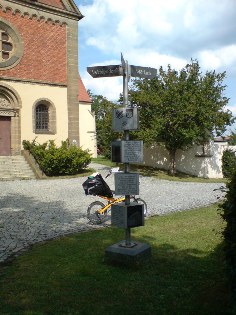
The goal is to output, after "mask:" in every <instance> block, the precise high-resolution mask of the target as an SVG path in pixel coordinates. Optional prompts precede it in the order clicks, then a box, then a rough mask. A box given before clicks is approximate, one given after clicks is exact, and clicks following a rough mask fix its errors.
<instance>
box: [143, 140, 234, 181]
mask: <svg viewBox="0 0 236 315" xmlns="http://www.w3.org/2000/svg"><path fill="white" fill-rule="evenodd" d="M229 148H231V149H232V148H233V149H234V150H235V151H236V147H235V146H233V147H232V146H229V145H228V143H227V142H210V143H209V145H208V146H207V147H206V150H205V156H204V155H203V154H202V146H194V147H192V148H191V149H189V150H186V151H182V150H178V151H177V154H176V169H177V171H179V172H183V173H186V174H190V175H194V176H197V177H204V178H223V174H222V155H223V152H224V150H226V149H229ZM143 160H144V165H147V166H152V167H157V168H160V169H164V170H168V169H169V165H170V159H169V153H168V151H167V150H166V149H165V147H164V145H153V146H151V147H148V148H147V147H145V148H144V159H143Z"/></svg>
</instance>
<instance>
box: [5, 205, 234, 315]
mask: <svg viewBox="0 0 236 315" xmlns="http://www.w3.org/2000/svg"><path fill="white" fill-rule="evenodd" d="M223 227H224V222H223V221H222V219H221V217H220V215H219V212H218V211H217V205H213V206H211V207H207V208H201V209H195V210H191V211H184V212H179V213H174V214H170V215H165V216H159V217H158V216H157V217H153V218H150V219H148V220H146V222H145V226H144V227H139V228H135V229H132V238H133V240H138V241H141V242H146V243H149V244H150V245H151V248H152V258H151V260H150V261H149V262H148V263H145V264H142V265H140V266H133V267H125V266H113V265H108V264H106V263H105V262H104V251H105V249H106V248H107V247H108V246H109V245H111V244H114V243H117V242H119V241H121V240H123V239H124V231H123V230H122V229H117V228H106V229H100V230H96V231H90V232H86V233H81V234H74V235H70V236H67V237H63V238H60V239H57V240H53V241H49V242H46V243H44V244H41V245H35V246H33V248H32V249H31V250H29V251H27V252H25V253H24V254H22V255H21V256H19V257H18V258H17V259H15V260H13V262H11V263H9V264H5V265H2V266H0V314H1V315H26V314H27V315H49V314H50V315H69V314H70V315H77V314H81V315H87V314H88V315H96V314H103V315H128V314H129V315H141V314H147V315H149V314H150V315H156V314H158V315H159V314H164V315H166V314H171V315H173V314H174V315H175V314H181V315H183V314H188V315H189V314H194V315H195V314H202V315H209V314H214V315H217V314H227V303H228V296H229V292H228V284H227V279H226V273H225V264H224V260H223V257H224V253H223V249H222V237H221V231H222V229H223Z"/></svg>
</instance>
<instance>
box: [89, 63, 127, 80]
mask: <svg viewBox="0 0 236 315" xmlns="http://www.w3.org/2000/svg"><path fill="white" fill-rule="evenodd" d="M87 71H88V73H89V74H90V75H91V76H92V77H93V78H102V77H117V76H120V75H123V69H122V67H121V66H120V65H111V66H97V67H88V68H87Z"/></svg>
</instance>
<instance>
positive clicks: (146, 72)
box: [130, 65, 157, 79]
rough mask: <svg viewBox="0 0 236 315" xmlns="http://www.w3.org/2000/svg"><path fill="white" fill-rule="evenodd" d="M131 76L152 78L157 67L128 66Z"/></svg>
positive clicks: (155, 73)
mask: <svg viewBox="0 0 236 315" xmlns="http://www.w3.org/2000/svg"><path fill="white" fill-rule="evenodd" d="M130 75H131V77H139V78H145V79H153V78H155V77H156V76H157V69H155V68H149V67H139V66H132V65H131V66H130Z"/></svg>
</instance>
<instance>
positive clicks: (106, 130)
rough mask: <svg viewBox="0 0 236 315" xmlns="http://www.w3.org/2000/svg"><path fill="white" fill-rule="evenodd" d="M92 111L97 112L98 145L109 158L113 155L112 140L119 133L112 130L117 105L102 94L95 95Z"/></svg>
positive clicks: (93, 96)
mask: <svg viewBox="0 0 236 315" xmlns="http://www.w3.org/2000/svg"><path fill="white" fill-rule="evenodd" d="M90 96H91V97H92V111H93V112H94V113H95V120H96V136H97V146H98V148H99V149H100V150H101V152H102V154H103V155H104V156H106V157H107V158H110V157H111V142H112V141H113V140H115V139H117V136H118V135H117V133H115V132H113V131H112V110H113V108H115V107H116V106H117V105H116V104H115V103H113V102H110V101H108V100H107V99H106V98H105V97H104V96H102V95H93V94H92V93H91V92H90Z"/></svg>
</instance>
